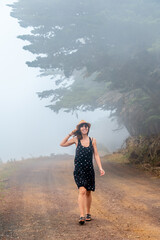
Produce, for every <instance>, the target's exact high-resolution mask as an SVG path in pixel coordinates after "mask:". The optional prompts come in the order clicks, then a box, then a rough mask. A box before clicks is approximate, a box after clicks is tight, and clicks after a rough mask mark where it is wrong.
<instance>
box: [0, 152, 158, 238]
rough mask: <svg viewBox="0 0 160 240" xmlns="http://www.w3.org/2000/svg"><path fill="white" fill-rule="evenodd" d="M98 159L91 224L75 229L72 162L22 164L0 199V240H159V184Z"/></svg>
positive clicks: (51, 160)
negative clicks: (100, 167) (99, 166)
mask: <svg viewBox="0 0 160 240" xmlns="http://www.w3.org/2000/svg"><path fill="white" fill-rule="evenodd" d="M109 159H110V158H109V157H104V158H102V163H103V167H104V169H105V171H106V175H105V176H103V177H100V176H99V173H98V170H97V167H95V169H96V191H95V192H94V193H93V203H92V217H93V220H92V221H91V222H88V223H86V224H85V225H83V226H79V224H78V218H79V210H78V204H77V195H78V191H77V188H76V185H75V183H74V180H73V157H72V156H55V157H53V158H41V159H34V160H28V161H23V163H22V164H21V166H20V167H19V168H18V170H17V171H16V172H15V173H14V174H12V176H11V177H10V179H9V181H8V184H7V189H6V191H5V192H4V193H3V195H4V196H3V197H2V198H0V239H1V240H8V239H14V240H16V239H20V240H47V239H50V240H57V239H58V240H68V239H69V240H73V239H75V240H77V239H78V240H82V239H94V240H96V239H97V240H137V239H140V240H147V239H150V240H160V191H159V186H160V179H159V178H157V177H155V176H153V175H151V174H149V173H145V172H142V171H141V170H138V169H135V168H133V167H131V166H129V165H128V164H127V163H118V162H112V161H110V160H109Z"/></svg>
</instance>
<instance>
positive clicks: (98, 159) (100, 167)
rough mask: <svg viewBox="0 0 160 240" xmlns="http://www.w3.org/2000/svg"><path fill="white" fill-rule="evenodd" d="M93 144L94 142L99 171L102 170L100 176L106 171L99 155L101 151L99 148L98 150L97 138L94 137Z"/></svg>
mask: <svg viewBox="0 0 160 240" xmlns="http://www.w3.org/2000/svg"><path fill="white" fill-rule="evenodd" d="M92 144H93V148H94V159H95V160H96V162H97V165H98V168H99V171H100V176H103V175H104V174H105V171H104V170H103V168H102V164H101V159H100V157H99V153H98V150H97V144H96V139H95V138H93V142H92Z"/></svg>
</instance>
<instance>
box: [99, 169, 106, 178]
mask: <svg viewBox="0 0 160 240" xmlns="http://www.w3.org/2000/svg"><path fill="white" fill-rule="evenodd" d="M99 171H100V176H103V175H104V174H105V171H104V170H103V168H100V169H99Z"/></svg>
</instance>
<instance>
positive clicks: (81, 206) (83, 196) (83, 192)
mask: <svg viewBox="0 0 160 240" xmlns="http://www.w3.org/2000/svg"><path fill="white" fill-rule="evenodd" d="M86 192H87V190H86V189H85V188H84V187H80V188H79V194H78V204H79V210H80V217H84V216H85V206H86Z"/></svg>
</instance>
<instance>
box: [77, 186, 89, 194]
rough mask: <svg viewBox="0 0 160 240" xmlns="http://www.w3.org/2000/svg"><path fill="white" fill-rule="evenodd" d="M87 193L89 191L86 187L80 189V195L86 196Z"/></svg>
mask: <svg viewBox="0 0 160 240" xmlns="http://www.w3.org/2000/svg"><path fill="white" fill-rule="evenodd" d="M86 192H87V190H86V189H85V188H84V187H80V188H79V194H81V195H85V194H86Z"/></svg>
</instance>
